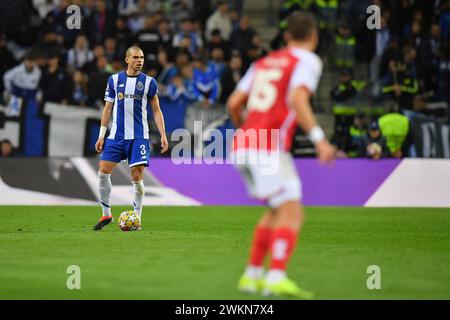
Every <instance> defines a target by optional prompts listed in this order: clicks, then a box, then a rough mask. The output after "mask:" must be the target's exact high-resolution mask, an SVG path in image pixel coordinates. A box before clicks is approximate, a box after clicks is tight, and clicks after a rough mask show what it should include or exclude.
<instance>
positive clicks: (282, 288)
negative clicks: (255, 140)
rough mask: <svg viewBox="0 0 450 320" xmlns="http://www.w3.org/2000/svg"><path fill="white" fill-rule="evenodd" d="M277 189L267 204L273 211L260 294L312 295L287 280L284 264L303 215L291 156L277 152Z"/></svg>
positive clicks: (299, 188)
mask: <svg viewBox="0 0 450 320" xmlns="http://www.w3.org/2000/svg"><path fill="white" fill-rule="evenodd" d="M277 179H279V181H280V184H281V185H283V188H282V190H281V192H279V193H277V194H273V195H272V196H271V197H269V199H268V204H269V206H270V207H271V208H273V211H274V218H273V221H272V223H273V229H272V234H271V239H270V241H269V242H270V244H269V247H270V251H271V253H270V264H269V270H268V272H267V273H266V275H265V277H264V284H263V287H264V289H263V293H265V294H274V295H293V296H297V297H301V298H307V299H309V298H312V294H311V293H309V292H306V291H304V290H302V289H300V288H299V287H297V285H296V284H295V283H294V282H292V281H291V280H289V279H288V277H287V274H286V269H287V265H288V263H289V260H290V258H291V256H292V253H293V252H294V249H295V247H296V243H297V238H298V237H299V234H300V231H301V229H302V226H303V223H304V221H305V214H304V210H303V207H302V205H301V203H300V199H301V183H300V179H299V178H298V175H297V171H296V169H295V166H294V164H293V161H292V159H291V157H290V156H289V155H287V154H281V155H280V172H279V174H277Z"/></svg>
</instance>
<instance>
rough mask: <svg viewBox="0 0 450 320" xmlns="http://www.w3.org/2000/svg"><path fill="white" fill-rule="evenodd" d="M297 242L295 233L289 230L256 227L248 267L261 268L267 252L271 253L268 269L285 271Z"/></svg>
mask: <svg viewBox="0 0 450 320" xmlns="http://www.w3.org/2000/svg"><path fill="white" fill-rule="evenodd" d="M296 242H297V233H296V232H295V231H293V230H292V229H289V228H279V229H276V230H272V229H270V228H266V227H257V228H256V230H255V233H254V235H253V244H252V249H251V252H250V261H249V265H252V266H255V267H261V266H262V265H263V262H264V257H265V255H266V254H267V252H268V251H269V250H270V251H271V259H270V266H269V269H279V270H286V267H287V263H288V261H289V258H290V257H291V255H292V252H293V251H294V248H295V244H296Z"/></svg>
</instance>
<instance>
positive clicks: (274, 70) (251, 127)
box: [233, 48, 322, 151]
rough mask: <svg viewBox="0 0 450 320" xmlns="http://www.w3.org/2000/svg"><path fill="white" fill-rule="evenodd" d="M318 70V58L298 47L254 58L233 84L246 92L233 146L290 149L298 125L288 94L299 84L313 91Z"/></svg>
mask: <svg viewBox="0 0 450 320" xmlns="http://www.w3.org/2000/svg"><path fill="white" fill-rule="evenodd" d="M321 73H322V62H321V60H320V58H319V57H318V56H317V55H316V54H315V53H313V52H310V51H307V50H305V49H301V48H285V49H281V50H278V51H275V52H272V53H271V54H269V55H268V56H266V57H263V58H261V59H259V60H258V61H256V62H255V63H254V64H253V65H252V66H251V67H250V68H249V70H248V71H247V73H246V74H245V76H244V77H243V78H242V79H241V81H240V82H239V83H238V85H237V88H236V90H238V91H242V92H245V93H246V94H247V95H248V101H247V112H248V113H247V118H246V120H245V122H244V124H243V126H242V127H241V128H240V129H238V130H236V133H235V136H234V141H233V150H234V151H236V150H238V149H242V148H245V149H257V150H261V149H263V150H264V149H266V150H281V151H289V150H290V149H291V146H292V140H293V136H294V133H295V129H296V125H297V122H296V114H295V111H294V110H293V109H292V108H291V106H290V94H291V92H292V91H293V90H294V89H296V88H298V87H301V86H305V87H306V88H307V89H308V90H309V91H310V92H311V93H314V92H315V90H316V88H317V85H318V82H319V79H320V76H321Z"/></svg>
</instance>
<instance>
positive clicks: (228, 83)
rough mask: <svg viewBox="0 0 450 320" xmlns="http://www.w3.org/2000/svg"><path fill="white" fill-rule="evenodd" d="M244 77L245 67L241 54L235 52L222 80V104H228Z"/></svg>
mask: <svg viewBox="0 0 450 320" xmlns="http://www.w3.org/2000/svg"><path fill="white" fill-rule="evenodd" d="M243 75H244V67H243V62H242V57H241V55H240V53H238V52H235V53H233V54H232V56H231V60H230V63H229V64H228V65H227V66H226V67H225V69H224V71H223V74H222V77H221V79H220V83H221V88H222V93H221V96H220V102H222V103H226V101H227V99H228V97H229V96H230V94H231V93H232V92H233V90H234V88H235V87H236V84H237V83H238V82H239V80H241V78H242V76H243Z"/></svg>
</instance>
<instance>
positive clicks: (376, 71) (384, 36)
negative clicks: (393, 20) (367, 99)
mask: <svg viewBox="0 0 450 320" xmlns="http://www.w3.org/2000/svg"><path fill="white" fill-rule="evenodd" d="M380 25H381V29H379V30H377V31H376V35H375V56H374V58H373V60H372V62H371V64H370V74H371V77H370V82H371V83H372V95H373V96H377V95H378V92H379V91H380V88H379V82H378V80H379V79H380V73H381V75H384V73H383V71H382V70H381V64H382V58H383V56H384V54H385V51H386V48H387V46H388V43H389V40H390V33H389V29H388V27H387V20H386V17H384V16H381V19H380ZM394 45H397V43H396V42H394ZM391 47H392V45H391Z"/></svg>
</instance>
